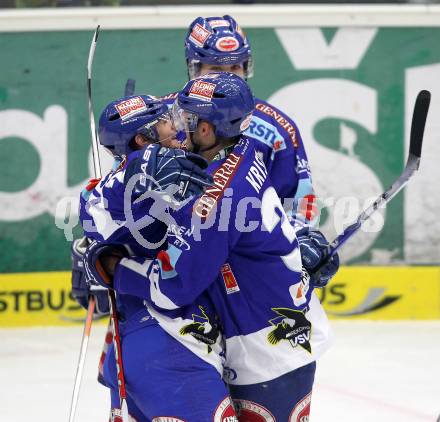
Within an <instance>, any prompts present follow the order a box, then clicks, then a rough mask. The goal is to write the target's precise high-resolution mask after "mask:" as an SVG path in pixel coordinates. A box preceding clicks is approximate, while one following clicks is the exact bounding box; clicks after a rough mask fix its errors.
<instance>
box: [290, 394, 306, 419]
mask: <svg viewBox="0 0 440 422" xmlns="http://www.w3.org/2000/svg"><path fill="white" fill-rule="evenodd" d="M311 401H312V393H311V392H310V393H309V394H307V396H305V397H304V398H303V399H302V400H301V401H300V402H299V403H297V405H296V406H295V408H294V409H293V410H292V413H291V414H290V416H289V421H288V422H309V418H310V403H311Z"/></svg>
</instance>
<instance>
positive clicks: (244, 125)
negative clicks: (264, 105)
mask: <svg viewBox="0 0 440 422" xmlns="http://www.w3.org/2000/svg"><path fill="white" fill-rule="evenodd" d="M251 121H252V113H251V114H249V115H248V116H246V118H245V119H244V120H243V121H242V122H241V124H240V130H241V131H242V132H244V131H245V130H246V129H247V128H248V127H249V125H250V124H251Z"/></svg>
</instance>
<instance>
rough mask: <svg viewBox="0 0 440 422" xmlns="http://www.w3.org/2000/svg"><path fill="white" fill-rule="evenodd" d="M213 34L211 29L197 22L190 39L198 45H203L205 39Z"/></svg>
mask: <svg viewBox="0 0 440 422" xmlns="http://www.w3.org/2000/svg"><path fill="white" fill-rule="evenodd" d="M210 35H211V31H208V30H207V29H206V28H203V26H202V25H200V24H198V23H196V24H195V25H194V27H193V29H192V31H191V34H190V36H189V39H190V40H191V41H192V42H193V43H194V44H195V45H197V46H199V47H203V45H204V44H205V41H206V40H207V39H208V37H209V36H210Z"/></svg>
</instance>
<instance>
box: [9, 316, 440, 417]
mask: <svg viewBox="0 0 440 422" xmlns="http://www.w3.org/2000/svg"><path fill="white" fill-rule="evenodd" d="M332 325H333V327H334V330H335V333H336V341H335V344H334V346H333V348H332V349H331V350H330V351H329V352H328V353H327V354H326V355H325V356H324V357H323V358H322V359H321V361H320V362H319V363H318V370H317V376H316V383H315V389H314V393H313V399H312V411H311V421H312V422H319V421H326V422H328V421H335V422H336V421H337V422H363V421H365V422H366V421H368V422H371V421H375V422H380V421H384V422H385V421H386V422H394V421H396V422H397V421H399V422H406V421H411V422H417V421H431V422H434V421H435V420H436V418H437V416H438V415H439V414H440V359H439V357H440V321H433V322H414V321H411V322H368V321H356V322H353V321H350V322H332ZM105 328H106V327H104V326H102V325H95V326H94V327H93V329H92V336H91V339H90V344H89V352H88V357H87V361H86V368H85V376H84V380H83V384H82V388H81V393H80V398H79V404H78V413H77V419H76V421H78V422H79V421H81V422H99V421H101V422H107V418H108V406H109V401H108V395H107V391H106V389H105V387H102V386H100V385H99V384H98V383H97V382H96V373H97V362H98V356H99V354H100V351H101V346H102V342H103V339H104V332H105ZM81 334H82V327H80V326H78V327H74V328H55V327H53V328H34V329H2V330H0V336H1V343H0V344H1V346H0V415H1V416H0V420H1V421H5V422H6V421H7V422H28V421H30V420H35V421H43V420H44V421H45V422H62V421H66V422H67V420H68V413H69V406H70V399H71V394H72V388H73V379H74V375H75V369H76V364H77V360H78V351H79V346H80V341H81Z"/></svg>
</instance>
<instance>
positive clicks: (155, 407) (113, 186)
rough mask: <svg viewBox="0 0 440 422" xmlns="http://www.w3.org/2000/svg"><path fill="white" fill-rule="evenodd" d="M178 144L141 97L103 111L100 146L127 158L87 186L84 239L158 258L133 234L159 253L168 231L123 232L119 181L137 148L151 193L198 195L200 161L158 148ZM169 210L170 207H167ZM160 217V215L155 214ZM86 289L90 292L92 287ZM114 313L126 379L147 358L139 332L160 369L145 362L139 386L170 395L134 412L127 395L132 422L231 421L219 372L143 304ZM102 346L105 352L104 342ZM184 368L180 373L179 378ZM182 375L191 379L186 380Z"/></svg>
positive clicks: (124, 302) (129, 298)
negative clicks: (170, 418)
mask: <svg viewBox="0 0 440 422" xmlns="http://www.w3.org/2000/svg"><path fill="white" fill-rule="evenodd" d="M178 136H179V134H178V133H177V132H176V130H175V128H174V127H173V125H172V123H171V120H170V118H169V113H168V108H167V107H166V106H165V105H163V104H162V103H161V102H159V101H157V100H156V99H153V98H151V97H148V96H143V95H142V96H133V97H128V98H122V99H120V100H117V101H114V102H112V103H111V104H109V105H108V106H107V107H106V108H105V110H104V112H103V113H102V115H101V118H100V122H99V137H100V142H101V144H103V145H104V146H106V147H108V148H109V149H110V150H111V151H112V152H113V153H114V154H115V155H117V156H120V157H126V158H125V159H124V162H123V163H122V164H121V165H120V166H119V167H118V169H116V170H115V171H113V172H111V173H110V174H108V175H107V176H106V177H104V178H103V180H102V181H100V182H99V183H97V184H94V185H91V186H90V187H89V190H88V191H86V192H83V194H82V195H81V208H80V218H81V222H82V225H83V228H84V232H85V235H86V236H87V238H89V239H92V240H95V241H96V240H98V241H100V242H102V244H106V242H107V243H112V244H117V245H124V246H125V247H126V248H127V250H129V251H130V253H131V254H138V255H140V256H150V257H152V258H153V257H155V256H156V254H157V251H158V250H156V249H150V250H148V249H146V248H145V247H143V246H142V245H141V244H140V243H138V241H137V239H136V238H135V237H134V236H133V234H132V233H133V230H139V235H141V236H142V235H144V230H148V233H153V235H154V242H155V243H158V244H159V245H160V239H161V238H163V235H164V233H166V230H167V227H166V226H164V225H163V223H161V222H160V221H159V222H157V223H158V224H156V223H154V224H152V225H147V227H145V228H143V227H141V228H139V227H138V226H136V225H135V224H134V225H133V226H132V225H130V221H128V220H127V218H126V213H125V212H124V211H125V210H124V201H126V200H127V198H126V197H125V196H124V193H125V191H126V190H125V186H124V184H123V179H124V175H125V172H126V169H127V167H130V166H131V163H132V162H133V160H136V159H138V158H139V154H141V156H142V155H143V154H144V150H143V149H141V147H142V146H145V145H151V146H152V147H153V149H154V159H153V155H152V156H151V159H150V161H149V166H150V167H151V166H152V165H153V162H154V167H155V168H156V169H157V171H155V176H156V180H155V183H154V186H153V188H154V189H156V190H158V191H159V192H160V193H161V194H162V193H164V192H165V193H168V192H169V194H170V195H169V196H170V197H171V196H173V194H174V197H175V198H176V199H177V200H183V199H185V198H188V197H192V196H194V195H197V194H199V193H201V192H202V191H203V188H204V187H205V186H207V185H209V184H210V183H211V182H212V179H211V177H210V176H208V175H207V174H205V173H204V172H203V168H204V167H206V165H207V164H206V161H205V160H204V159H203V158H202V157H201V156H199V155H195V154H191V153H187V152H185V151H183V150H182V149H178V148H176V149H168V148H162V145H163V144H164V143H167V145H168V146H170V147H180V146H181V144H180V142H179V141H177V139H176V137H178ZM181 139H182V138H180V140H181ZM176 142H179V143H176ZM148 151H149V150H148ZM171 185H178V186H183V187H184V189H183V190H182V192H179V191H177V192H174V191H173V190H172V189H169V188H170V186H171ZM139 186H141V185H139ZM159 192H158V193H159ZM135 198H136V199H139V195H137V193H136V189H134V192H133V196H131V195H128V200H127V202H128V205H130V207H131V208H130V213H131V215H133V216H135V217H136V220H137V219H138V218H139V217H142V216H143V215H144V214H145V211H144V208H145V207H146V205H145V202H146V201H142V200H141V201H140V202H138V204H137V205H136V204H132V202H133V201H134V200H135ZM161 198H162V199H163V198H166V196H165V195H162V196H161ZM174 203H175V202H173V201H171V205H173V204H174ZM167 204H169V203H167ZM162 210H163V208H161V210H160V211H162ZM156 237H157V239H156ZM149 239H150V240H151V239H152V237H151V236H149ZM158 249H160V246H159V248H158ZM84 282H85V278H84ZM92 287H93V288H94V289H96V287H97V286H92ZM91 292H92V294H96V290H91ZM117 312H118V320H119V329H120V332H121V337H122V340H123V351H124V365H125V369H126V371H127V373H130V368H131V367H132V365H135V362H136V359H133V356H134V355H135V356H136V357H137V359H138V362H144V363H145V359H146V360H147V361H150V359H149V358H148V354H146V353H142V352H140V350H142V349H143V348H144V346H145V345H144V344H139V343H138V342H139V340H138V338H137V337H138V335H137V334H136V333H135V332H138V331H139V330H140V331H142V332H144V331H143V330H146V332H147V333H148V339H149V346H148V350H149V353H150V355H151V357H152V358H153V357H154V358H156V359H157V358H158V357H159V358H160V359H159V362H160V363H161V364H160V365H154V363H153V361H152V360H151V362H152V364H151V366H150V367H149V369H150V371H149V373H148V377H149V380H145V379H144V380H143V381H144V382H153V380H155V381H154V383H155V384H161V389H157V391H158V392H159V391H160V392H161V393H163V392H168V393H172V394H173V401H172V403H171V404H170V403H168V402H166V401H164V400H161V399H158V396H157V395H154V393H153V392H151V391H150V394H149V396H148V400H141V401H140V404H139V398H138V396H133V394H129V395H128V397H127V403H128V409H129V413H130V416H131V417H132V419H133V420H135V421H137V422H143V421H151V420H156V421H158V420H161V419H160V417H161V415H166V414H167V413H165V410H164V409H166V410H167V411H168V412H170V414H172V415H179V414H180V415H181V417H182V418H184V419H185V420H200V421H201V420H209V419H210V418H211V416H213V415H214V411H213V409H214V410H215V409H216V408H217V407H219V406H220V407H221V411H219V414H218V415H219V416H218V418H217V419H216V420H218V421H220V420H221V421H222V420H223V418H220V416H223V417H227V416H231V417H233V416H234V414H235V412H234V410H233V407H232V402H231V400H230V398H229V393H228V391H227V388H226V386H225V383H224V381H223V380H222V377H221V374H220V373H219V371H218V370H216V368H214V367H213V366H212V365H210V364H209V363H207V362H204V361H203V360H200V359H198V358H197V359H194V354H193V352H191V351H190V350H188V349H187V348H185V347H184V346H182V345H181V344H180V343H179V342H178V341H176V340H175V339H173V338H172V337H170V336H169V335H168V334H167V333H166V332H165V331H163V329H162V328H161V327H160V326H159V325H158V323H157V321H156V320H155V319H154V318H152V317H151V316H150V314H149V313H148V311H147V309H146V308H145V306H144V305H143V299H141V298H139V297H136V296H133V295H125V294H118V295H117ZM108 343H109V344H111V340H110V341H109V342H108ZM212 347H213V349H214V352H213V353H212V355H217V356H219V355H220V347H219V346H217V349H218V350H216V347H215V345H212ZM127 350H128V351H130V350H131V351H133V350H134V352H135V353H134V354H133V355H131V356H130V358H129V359H125V354H126V351H127ZM104 361H106V362H108V361H110V363H107V365H106V367H107V368H110V370H111V371H113V373H114V371H116V364H115V362H114V352H113V350H111V351H110V352H109V353H106V354H105V355H104V357H102V358H101V365H102V364H103V363H104ZM185 368H187V369H186V370H184V369H185ZM189 368H190V369H189ZM187 371H188V372H189V373H190V375H191V378H190V379H189V378H188V376H187ZM107 372H108V371H107ZM100 380H101V382H102V381H104V378H103V377H101V378H100ZM112 381H114V378H113V377H112V376H108V375H107V377H106V382H105V384H107V385H108V386H109V387H111V403H112V413H111V421H112V422H113V421H117V420H119V419H118V411H117V410H116V409H117V408H118V407H119V396H118V388H117V385H116V384H112ZM127 381H128V383H129V387H130V391H131V388H132V385H133V383H132V381H131V379H128V380H127ZM193 383H197V384H198V385H199V386H200V387H201V389H202V390H201V391H197V390H195V389H194V388H193ZM136 391H137V390H136ZM142 391H144V389H142ZM160 398H162V397H160ZM196 401H197V402H198V401H200V403H199V404H198V405H197V407H194V408H191V407H184V404H185V403H187V402H194V403H195V402H196ZM145 408H147V409H148V411H146V410H145ZM181 409H183V410H181ZM179 412H180V413H179ZM154 418H156V419H154ZM157 418H159V419H157Z"/></svg>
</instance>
